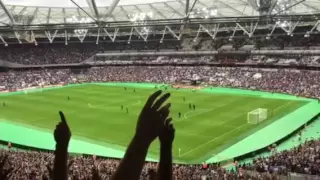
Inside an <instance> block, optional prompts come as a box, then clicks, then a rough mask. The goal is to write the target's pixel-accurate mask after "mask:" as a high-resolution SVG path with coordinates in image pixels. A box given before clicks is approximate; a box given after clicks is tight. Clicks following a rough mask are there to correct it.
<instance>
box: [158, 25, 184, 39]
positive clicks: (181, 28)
mask: <svg viewBox="0 0 320 180" xmlns="http://www.w3.org/2000/svg"><path fill="white" fill-rule="evenodd" d="M183 30H184V25H181V26H180V30H179V34H177V33H175V32H174V31H173V30H172V29H171V27H170V26H165V27H164V30H163V33H162V38H161V39H160V43H162V42H163V40H164V36H165V34H166V32H167V31H168V32H169V33H170V34H171V35H172V36H173V37H174V38H176V39H177V40H180V39H181V36H182V32H183Z"/></svg>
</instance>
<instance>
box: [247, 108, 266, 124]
mask: <svg viewBox="0 0 320 180" xmlns="http://www.w3.org/2000/svg"><path fill="white" fill-rule="evenodd" d="M267 118H268V110H267V109H263V108H258V109H255V110H253V111H250V112H248V117H247V121H248V123H249V124H258V123H260V122H261V121H264V120H266V119H267Z"/></svg>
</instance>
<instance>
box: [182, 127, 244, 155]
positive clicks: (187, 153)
mask: <svg viewBox="0 0 320 180" xmlns="http://www.w3.org/2000/svg"><path fill="white" fill-rule="evenodd" d="M245 125H247V124H243V125H241V126H238V127H236V128H234V129H232V130H230V131H228V132H226V133H224V134H222V135H220V136H217V137H215V138H213V139H211V140H210V141H208V142H205V143H203V144H201V145H199V146H197V147H195V148H193V149H191V150H189V151H187V152H185V153H183V154H181V157H182V156H184V155H186V154H189V153H191V152H193V151H194V150H196V149H198V148H200V147H202V146H204V145H207V144H209V143H211V142H213V141H215V140H217V139H219V138H221V137H223V136H225V135H227V134H229V133H231V132H233V131H235V130H237V129H239V128H241V127H243V126H245Z"/></svg>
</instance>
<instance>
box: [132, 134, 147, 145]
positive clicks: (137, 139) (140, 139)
mask: <svg viewBox="0 0 320 180" xmlns="http://www.w3.org/2000/svg"><path fill="white" fill-rule="evenodd" d="M132 142H133V143H134V144H138V145H139V146H141V147H149V146H150V144H151V143H152V141H150V140H147V139H146V138H144V137H142V136H139V135H135V136H134V137H133V139H132Z"/></svg>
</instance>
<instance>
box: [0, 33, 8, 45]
mask: <svg viewBox="0 0 320 180" xmlns="http://www.w3.org/2000/svg"><path fill="white" fill-rule="evenodd" d="M0 39H1V41H2V42H3V44H4V45H5V46H8V43H7V42H6V41H5V40H4V39H3V37H2V36H1V35H0Z"/></svg>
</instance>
